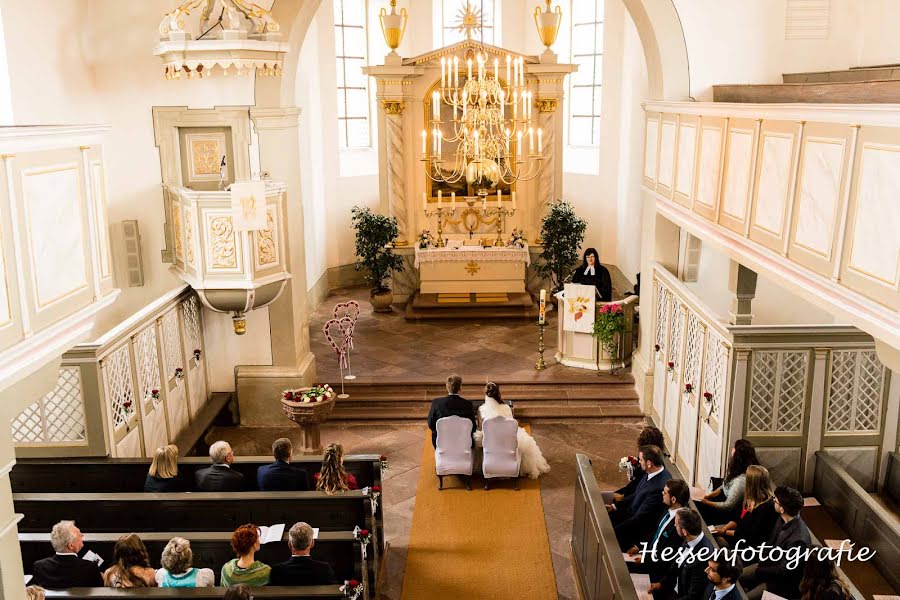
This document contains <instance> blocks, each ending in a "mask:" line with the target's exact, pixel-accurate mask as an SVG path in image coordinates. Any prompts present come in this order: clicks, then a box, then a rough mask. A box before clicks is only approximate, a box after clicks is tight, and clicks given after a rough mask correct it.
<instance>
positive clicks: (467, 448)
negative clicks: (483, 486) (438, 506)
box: [434, 415, 475, 490]
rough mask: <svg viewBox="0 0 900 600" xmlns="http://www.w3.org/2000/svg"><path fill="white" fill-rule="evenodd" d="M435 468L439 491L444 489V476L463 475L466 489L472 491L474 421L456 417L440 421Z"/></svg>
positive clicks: (443, 418)
mask: <svg viewBox="0 0 900 600" xmlns="http://www.w3.org/2000/svg"><path fill="white" fill-rule="evenodd" d="M434 468H435V471H436V472H437V476H438V489H439V490H442V489H444V475H463V476H465V477H466V489H467V490H471V489H472V470H473V469H474V468H475V453H474V452H473V448H472V421H470V420H469V419H466V418H464V417H457V416H455V415H453V416H450V417H442V418H440V419H438V422H437V448H435V450H434Z"/></svg>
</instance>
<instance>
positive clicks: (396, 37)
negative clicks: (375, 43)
mask: <svg viewBox="0 0 900 600" xmlns="http://www.w3.org/2000/svg"><path fill="white" fill-rule="evenodd" d="M378 19H379V20H380V21H381V33H382V34H384V43H386V44H387V45H388V48H390V49H391V54H397V48H398V47H399V46H400V42H401V41H403V34H404V32H405V31H406V21H407V19H408V15H407V14H406V9H405V8H401V9H400V12H399V13H398V12H397V0H391V12H390V13H388V12H387V11H386V10H385V9H384V7H382V9H381V12H380V13H379V15H378Z"/></svg>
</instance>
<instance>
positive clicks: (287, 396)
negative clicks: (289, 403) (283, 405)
mask: <svg viewBox="0 0 900 600" xmlns="http://www.w3.org/2000/svg"><path fill="white" fill-rule="evenodd" d="M282 395H283V396H284V399H285V400H293V399H294V392H285V393H284V394H282Z"/></svg>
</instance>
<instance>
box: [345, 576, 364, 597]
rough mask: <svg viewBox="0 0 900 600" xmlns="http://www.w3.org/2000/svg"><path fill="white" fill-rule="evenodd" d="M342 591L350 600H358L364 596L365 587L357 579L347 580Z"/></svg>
mask: <svg viewBox="0 0 900 600" xmlns="http://www.w3.org/2000/svg"><path fill="white" fill-rule="evenodd" d="M340 590H341V591H342V592H344V596H346V597H347V598H350V600H357V598H359V597H360V596H362V593H363V585H362V584H361V583H360V582H359V581H357V580H356V579H345V580H344V585H342V586H341V587H340Z"/></svg>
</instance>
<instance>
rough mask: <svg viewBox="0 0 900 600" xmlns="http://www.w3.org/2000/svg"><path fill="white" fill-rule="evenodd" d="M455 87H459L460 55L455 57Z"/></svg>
mask: <svg viewBox="0 0 900 600" xmlns="http://www.w3.org/2000/svg"><path fill="white" fill-rule="evenodd" d="M453 87H455V88H457V89H459V57H458V56H454V57H453Z"/></svg>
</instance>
